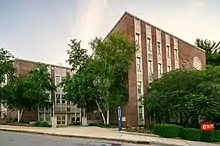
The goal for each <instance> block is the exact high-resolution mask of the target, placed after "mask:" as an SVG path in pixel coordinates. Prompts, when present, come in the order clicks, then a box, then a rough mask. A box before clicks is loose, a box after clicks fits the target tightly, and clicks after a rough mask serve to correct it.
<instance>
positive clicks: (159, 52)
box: [136, 33, 178, 61]
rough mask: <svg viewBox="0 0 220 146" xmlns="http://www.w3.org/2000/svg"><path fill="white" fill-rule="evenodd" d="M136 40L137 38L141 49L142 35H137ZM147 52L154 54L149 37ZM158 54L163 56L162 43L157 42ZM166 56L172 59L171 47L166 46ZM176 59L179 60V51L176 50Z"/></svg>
mask: <svg viewBox="0 0 220 146" xmlns="http://www.w3.org/2000/svg"><path fill="white" fill-rule="evenodd" d="M136 36H137V37H136V38H137V43H138V47H140V34H139V33H136ZM147 50H148V51H149V52H152V48H151V39H150V38H149V37H148V38H147ZM157 54H158V55H161V54H162V50H161V42H157ZM166 56H167V57H168V58H170V46H168V45H167V46H166ZM174 58H175V60H176V61H177V60H178V50H177V49H174Z"/></svg>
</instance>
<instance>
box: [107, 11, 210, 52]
mask: <svg viewBox="0 0 220 146" xmlns="http://www.w3.org/2000/svg"><path fill="white" fill-rule="evenodd" d="M126 15H129V16H131V17H133V18H136V19H139V20H140V21H142V22H144V23H146V24H148V25H150V26H153V27H155V28H156V29H159V30H161V31H163V32H164V33H166V34H169V35H171V36H173V37H175V38H177V39H178V40H181V41H183V42H184V43H186V44H188V45H190V46H192V47H195V48H197V49H198V50H201V51H203V52H206V51H205V50H203V49H202V48H199V47H197V46H195V45H193V44H191V43H189V42H187V41H185V40H183V39H181V38H179V37H177V36H175V35H173V34H171V33H168V32H167V31H165V30H163V29H161V28H159V27H157V26H155V25H153V24H151V23H149V22H147V21H145V20H143V19H141V18H139V17H137V16H135V15H134V14H131V13H130V12H128V11H125V12H124V14H123V15H122V16H121V17H120V19H119V20H118V21H117V23H116V24H115V25H114V26H113V28H112V29H111V30H110V32H109V33H108V35H107V36H106V37H108V36H109V34H110V33H112V31H113V30H114V29H115V27H116V26H117V25H118V23H119V22H120V21H121V20H122V18H124V16H126Z"/></svg>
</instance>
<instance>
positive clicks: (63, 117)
mask: <svg viewBox="0 0 220 146" xmlns="http://www.w3.org/2000/svg"><path fill="white" fill-rule="evenodd" d="M65 121H66V118H65V116H62V124H65V123H66V122H65Z"/></svg>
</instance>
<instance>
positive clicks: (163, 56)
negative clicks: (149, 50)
mask: <svg viewBox="0 0 220 146" xmlns="http://www.w3.org/2000/svg"><path fill="white" fill-rule="evenodd" d="M161 43H162V64H163V73H166V72H167V59H166V55H167V54H166V36H165V33H164V32H161Z"/></svg>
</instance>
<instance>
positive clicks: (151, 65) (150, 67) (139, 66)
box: [137, 57, 171, 74]
mask: <svg viewBox="0 0 220 146" xmlns="http://www.w3.org/2000/svg"><path fill="white" fill-rule="evenodd" d="M137 70H138V71H139V72H140V71H141V58H140V57H137ZM170 70H171V67H170V66H167V71H170ZM148 72H149V73H150V74H152V73H153V64H152V60H148ZM158 73H159V74H162V64H161V63H158Z"/></svg>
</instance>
